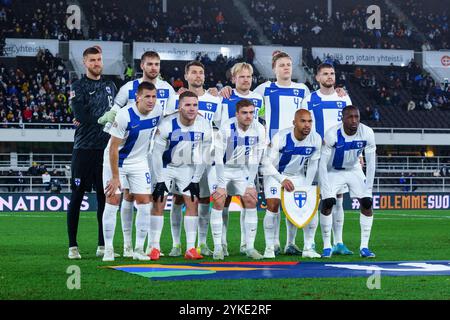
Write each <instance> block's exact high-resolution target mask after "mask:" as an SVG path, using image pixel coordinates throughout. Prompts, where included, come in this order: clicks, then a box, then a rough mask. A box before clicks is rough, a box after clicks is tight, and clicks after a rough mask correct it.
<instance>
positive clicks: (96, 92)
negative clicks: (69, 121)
mask: <svg viewBox="0 0 450 320" xmlns="http://www.w3.org/2000/svg"><path fill="white" fill-rule="evenodd" d="M116 94H117V88H116V85H115V84H114V82H112V81H109V80H104V79H103V78H101V79H100V80H92V79H89V78H87V77H86V76H83V78H81V79H80V80H77V81H75V82H74V83H73V84H72V87H71V92H70V106H71V108H72V111H73V114H74V117H75V119H76V120H78V121H79V122H80V125H79V126H78V127H77V128H76V130H75V141H74V146H73V148H74V149H104V148H105V147H106V145H107V143H108V140H109V137H110V136H109V134H108V133H106V132H104V131H103V126H102V125H100V124H98V123H97V120H98V119H99V118H100V117H101V116H102V115H103V114H104V113H105V112H107V111H109V110H110V109H111V107H112V106H113V102H114V97H115V96H116Z"/></svg>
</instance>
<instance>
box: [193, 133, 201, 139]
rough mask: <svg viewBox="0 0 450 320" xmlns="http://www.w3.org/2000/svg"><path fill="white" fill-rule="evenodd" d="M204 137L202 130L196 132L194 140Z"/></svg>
mask: <svg viewBox="0 0 450 320" xmlns="http://www.w3.org/2000/svg"><path fill="white" fill-rule="evenodd" d="M201 139H202V133H201V132H195V133H194V141H199V140H201Z"/></svg>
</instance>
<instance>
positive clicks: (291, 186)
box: [281, 179, 295, 192]
mask: <svg viewBox="0 0 450 320" xmlns="http://www.w3.org/2000/svg"><path fill="white" fill-rule="evenodd" d="M281 186H282V187H283V188H284V189H285V190H286V191H287V192H292V191H294V190H295V186H294V184H293V183H292V181H291V180H289V179H284V180H283V182H281Z"/></svg>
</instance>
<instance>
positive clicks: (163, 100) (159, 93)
mask: <svg viewBox="0 0 450 320" xmlns="http://www.w3.org/2000/svg"><path fill="white" fill-rule="evenodd" d="M143 80H144V78H140V79H136V80H132V81H128V82H127V83H125V84H124V85H123V86H122V87H120V90H119V92H118V93H117V95H116V98H115V99H114V107H116V108H117V107H119V108H123V107H124V106H126V105H127V104H129V103H134V102H135V101H136V93H137V89H138V87H139V85H140V84H141V83H142V81H143ZM155 87H156V101H157V104H158V105H159V106H160V107H161V108H162V110H163V111H164V112H165V109H166V106H167V102H168V100H169V98H170V97H172V96H173V95H175V90H174V89H173V88H172V86H171V85H170V84H169V83H167V82H166V81H164V80H161V79H159V78H157V79H156V84H155ZM164 114H165V113H164Z"/></svg>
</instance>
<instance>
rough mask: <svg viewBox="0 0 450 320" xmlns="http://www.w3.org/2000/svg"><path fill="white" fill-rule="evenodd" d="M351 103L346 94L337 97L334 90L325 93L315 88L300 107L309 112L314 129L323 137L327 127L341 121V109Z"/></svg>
mask: <svg viewBox="0 0 450 320" xmlns="http://www.w3.org/2000/svg"><path fill="white" fill-rule="evenodd" d="M351 104H352V101H351V100H350V97H349V96H348V95H346V96H344V97H339V96H338V94H337V93H336V91H335V92H334V93H333V94H330V95H325V94H323V93H321V92H320V90H317V91H314V92H313V93H311V94H310V95H309V96H307V97H306V98H305V99H304V100H303V103H302V109H307V110H309V111H310V112H311V116H312V118H313V123H314V125H315V127H316V131H317V133H318V134H320V136H321V137H322V138H323V137H324V135H325V133H326V132H327V131H328V129H330V128H331V127H333V126H335V125H337V124H339V123H341V122H342V109H343V108H344V107H345V106H348V105H351Z"/></svg>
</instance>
